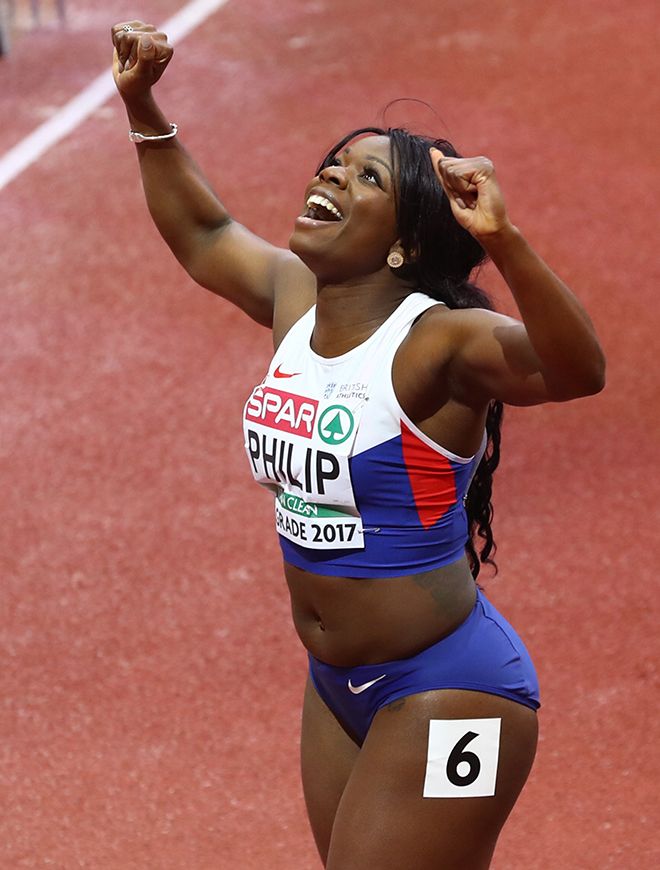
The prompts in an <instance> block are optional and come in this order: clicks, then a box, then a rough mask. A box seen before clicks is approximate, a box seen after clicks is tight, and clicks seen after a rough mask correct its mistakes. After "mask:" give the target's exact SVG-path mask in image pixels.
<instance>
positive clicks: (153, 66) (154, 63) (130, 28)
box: [111, 21, 174, 99]
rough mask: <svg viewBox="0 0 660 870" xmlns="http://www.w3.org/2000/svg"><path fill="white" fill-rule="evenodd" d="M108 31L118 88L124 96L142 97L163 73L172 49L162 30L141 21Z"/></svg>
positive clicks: (118, 26) (130, 22)
mask: <svg viewBox="0 0 660 870" xmlns="http://www.w3.org/2000/svg"><path fill="white" fill-rule="evenodd" d="M111 32H112V43H113V45H114V54H113V59H112V74H113V76H114V79H115V84H116V85H117V90H118V91H119V93H120V94H121V96H122V97H123V98H124V99H130V98H132V97H141V96H144V95H145V94H147V93H148V92H149V90H150V89H151V88H152V86H153V85H155V84H156V82H157V81H158V79H159V78H160V77H161V76H162V74H163V73H164V72H165V68H166V67H167V64H168V63H169V62H170V60H171V58H172V55H173V54H174V49H173V48H172V46H171V45H170V44H169V42H168V41H167V36H166V35H165V34H164V33H160V32H159V31H157V30H156V28H155V27H153V26H152V25H151V24H145V23H144V22H143V21H127V22H122V23H121V24H115V25H114V26H113V27H112V30H111Z"/></svg>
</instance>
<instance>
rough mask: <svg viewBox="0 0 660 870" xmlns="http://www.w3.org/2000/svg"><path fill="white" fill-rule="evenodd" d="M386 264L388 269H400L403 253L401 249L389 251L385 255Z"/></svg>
mask: <svg viewBox="0 0 660 870" xmlns="http://www.w3.org/2000/svg"><path fill="white" fill-rule="evenodd" d="M387 265H388V266H389V267H390V269H400V268H401V266H403V254H402V253H401V251H390V252H389V254H388V255H387Z"/></svg>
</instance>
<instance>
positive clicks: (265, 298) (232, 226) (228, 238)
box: [182, 220, 311, 327]
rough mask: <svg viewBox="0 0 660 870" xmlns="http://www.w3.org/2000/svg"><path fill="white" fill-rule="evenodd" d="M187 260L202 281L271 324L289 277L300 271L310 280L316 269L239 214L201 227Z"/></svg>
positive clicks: (304, 279)
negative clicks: (248, 226)
mask: <svg viewBox="0 0 660 870" xmlns="http://www.w3.org/2000/svg"><path fill="white" fill-rule="evenodd" d="M182 265H183V266H184V268H185V269H186V271H187V272H188V273H189V275H190V276H191V277H192V278H193V279H194V280H195V281H197V283H198V284H201V285H202V287H206V288H207V289H208V290H211V291H212V292H213V293H217V294H218V295H219V296H222V297H223V298H224V299H227V300H228V301H229V302H233V303H234V304H235V305H237V306H238V307H239V308H240V309H242V310H243V311H245V313H246V314H248V315H249V316H250V317H251V318H252V319H253V320H256V321H257V323H260V324H262V325H263V326H269V327H272V326H273V322H274V319H275V309H276V299H277V296H278V295H279V294H280V292H281V288H282V287H283V284H284V281H283V278H284V279H286V278H288V279H289V280H293V279H295V278H296V277H297V278H298V279H299V280H300V281H302V283H303V284H307V283H309V277H308V276H309V275H311V273H309V270H308V269H307V267H306V266H305V265H304V264H303V263H302V262H301V261H300V260H299V259H298V258H297V257H295V255H294V254H292V253H291V252H290V251H289V250H287V249H285V248H278V247H276V246H275V245H271V244H270V243H269V242H266V241H265V240H264V239H261V238H259V236H256V235H255V234H254V233H252V232H250V230H248V229H246V227H244V226H242V225H241V224H239V223H237V222H236V221H234V220H228V221H226V222H225V223H223V224H222V225H221V226H219V227H217V228H215V229H213V230H205V231H204V232H203V233H200V235H199V237H198V239H197V243H196V244H195V245H194V247H193V248H192V249H191V252H190V254H189V255H188V257H187V258H186V260H185V262H184V261H183V260H182ZM310 304H311V303H310ZM308 307H309V306H308Z"/></svg>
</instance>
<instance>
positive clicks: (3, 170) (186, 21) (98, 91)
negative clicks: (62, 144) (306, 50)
mask: <svg viewBox="0 0 660 870" xmlns="http://www.w3.org/2000/svg"><path fill="white" fill-rule="evenodd" d="M227 2H228V0H191V2H190V3H188V4H187V6H184V7H183V9H181V10H180V12H177V13H176V14H175V15H173V16H172V17H171V18H169V19H168V20H167V21H166V22H165V23H164V24H163V25H161V26H160V27H159V29H160V30H164V31H165V33H167V36H168V39H169V40H170V42H177V41H179V40H181V39H183V38H184V37H186V36H187V35H188V34H189V33H190V32H191V31H192V30H194V29H195V28H196V27H197V26H198V25H199V24H201V23H202V22H203V21H204V20H205V19H206V18H208V17H209V16H210V15H212V14H213V13H214V12H215V11H216V10H218V9H219V8H220V7H221V6H224V5H225V3H227ZM108 29H110V28H109V27H108ZM113 93H115V83H114V81H113V78H112V70H111V69H110V70H105V71H104V72H102V73H101V74H100V75H99V76H97V77H96V78H95V79H94V81H93V82H92V83H91V84H90V85H87V87H86V88H84V89H83V90H82V91H81V92H80V93H79V94H78V95H77V96H76V97H74V98H73V99H72V100H70V101H69V102H68V103H67V104H66V105H65V106H62V108H61V109H60V110H59V111H58V112H57V113H56V114H55V115H53V117H52V118H49V120H48V121H46V122H45V123H43V124H41V125H40V126H39V127H37V129H36V130H34V131H33V132H32V133H30V134H29V135H28V136H26V137H25V139H22V140H21V141H20V142H19V143H18V144H17V145H14V147H13V148H10V149H9V151H7V153H6V154H4V155H3V156H2V157H0V190H2V188H3V187H6V185H8V184H9V182H10V181H12V180H13V179H14V178H16V176H17V175H20V174H21V172H23V170H24V169H27V167H28V166H30V164H32V163H34V162H35V161H36V160H38V159H39V158H40V157H41V155H42V154H43V153H44V152H45V151H47V150H48V149H49V148H50V147H52V146H53V145H55V144H56V143H57V142H59V141H60V139H63V138H64V137H65V136H67V135H68V134H69V133H71V131H72V130H75V128H76V127H77V126H78V125H79V124H81V123H82V122H83V121H84V120H85V118H87V117H88V116H89V115H91V114H92V112H94V111H95V110H96V109H98V108H99V106H102V105H103V103H105V102H106V100H108V99H110V97H111V96H112V95H113Z"/></svg>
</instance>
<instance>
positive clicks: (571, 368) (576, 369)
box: [479, 224, 605, 398]
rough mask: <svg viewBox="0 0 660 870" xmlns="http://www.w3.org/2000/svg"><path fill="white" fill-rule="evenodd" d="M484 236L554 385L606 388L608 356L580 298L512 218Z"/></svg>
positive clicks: (558, 391)
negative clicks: (518, 228)
mask: <svg viewBox="0 0 660 870" xmlns="http://www.w3.org/2000/svg"><path fill="white" fill-rule="evenodd" d="M479 241H480V242H481V244H482V245H483V246H484V248H485V249H486V251H487V252H488V254H489V256H490V258H491V259H492V261H493V263H494V264H495V266H496V267H497V268H498V270H499V271H500V273H501V274H502V277H503V278H504V280H505V281H506V283H507V284H508V286H509V288H510V289H511V292H512V294H513V297H514V299H515V301H516V304H517V306H518V310H519V311H520V315H521V318H522V321H523V323H524V324H525V328H526V330H527V335H528V337H529V340H530V342H531V344H532V347H533V348H534V352H535V353H536V355H537V357H538V358H539V360H540V363H541V372H542V374H543V377H544V380H545V382H546V385H547V387H548V389H549V391H551V392H553V393H554V394H555V395H556V397H557V398H565V397H570V396H572V395H584V394H590V393H594V392H598V391H599V390H600V389H602V387H603V385H604V377H605V357H604V354H603V351H602V349H601V346H600V343H599V341H598V337H597V336H596V333H595V330H594V328H593V324H592V323H591V320H590V318H589V315H588V314H587V312H586V311H585V309H584V308H583V306H582V305H581V303H580V302H579V300H578V299H577V298H576V297H575V296H574V294H573V293H572V292H571V291H570V290H569V288H568V287H567V286H566V285H565V284H564V283H563V281H561V280H560V279H559V278H558V277H557V276H556V275H555V274H554V272H553V271H552V270H551V269H550V268H549V267H548V266H547V264H546V263H544V261H543V260H542V259H541V258H540V257H539V256H538V254H536V252H535V251H534V250H533V249H532V248H531V247H530V245H529V244H528V243H527V241H526V240H525V239H524V238H523V236H522V235H521V233H520V232H519V231H518V230H517V229H516V228H515V227H513V226H512V225H511V224H508V225H507V226H506V227H505V228H504V229H503V230H501V231H499V232H497V233H494V234H492V235H490V236H487V237H485V238H481V239H480V240H479Z"/></svg>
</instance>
